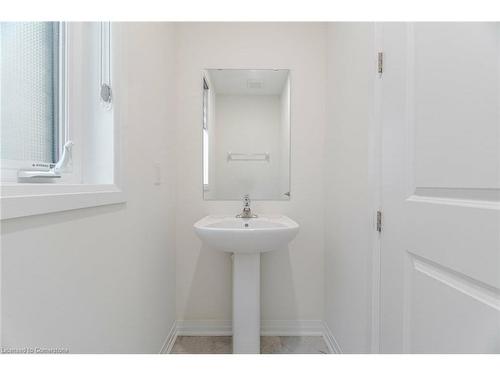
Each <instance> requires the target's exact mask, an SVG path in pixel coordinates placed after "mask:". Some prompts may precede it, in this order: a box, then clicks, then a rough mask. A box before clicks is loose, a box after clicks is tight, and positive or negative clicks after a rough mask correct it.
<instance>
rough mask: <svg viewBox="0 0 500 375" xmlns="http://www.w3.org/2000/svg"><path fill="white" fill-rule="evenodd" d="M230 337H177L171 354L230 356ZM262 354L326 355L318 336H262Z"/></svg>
mask: <svg viewBox="0 0 500 375" xmlns="http://www.w3.org/2000/svg"><path fill="white" fill-rule="evenodd" d="M231 347H232V337H231V336H178V337H177V340H175V344H174V347H173V348H172V351H171V353H172V354H231V353H232V348H231ZM260 348H261V353H262V354H327V353H329V351H328V348H327V346H326V344H325V341H324V340H323V338H322V337H320V336H303V337H302V336H301V337H299V336H263V337H261V338H260Z"/></svg>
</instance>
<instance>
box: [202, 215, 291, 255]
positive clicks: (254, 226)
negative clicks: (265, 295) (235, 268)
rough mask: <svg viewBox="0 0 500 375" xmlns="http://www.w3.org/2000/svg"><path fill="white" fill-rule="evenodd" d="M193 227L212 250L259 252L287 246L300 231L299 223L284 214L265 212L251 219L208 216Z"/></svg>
mask: <svg viewBox="0 0 500 375" xmlns="http://www.w3.org/2000/svg"><path fill="white" fill-rule="evenodd" d="M194 230H195V232H196V234H197V235H198V237H199V238H200V239H201V240H202V241H203V242H204V243H205V244H207V245H208V246H210V247H211V248H213V249H214V250H220V251H226V252H231V253H262V252H266V251H272V250H278V249H281V248H283V247H285V246H286V245H288V243H289V242H290V241H291V240H292V239H293V238H294V237H295V236H296V235H297V233H298V232H299V225H298V224H297V223H296V222H295V221H293V220H292V219H290V218H288V217H286V216H283V215H264V216H259V217H258V218H252V219H242V218H236V217H234V216H221V215H211V216H206V217H204V218H203V219H201V220H199V221H198V222H196V223H195V224H194Z"/></svg>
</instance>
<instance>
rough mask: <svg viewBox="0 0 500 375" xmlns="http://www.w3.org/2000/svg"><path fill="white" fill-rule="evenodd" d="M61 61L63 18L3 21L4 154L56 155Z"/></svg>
mask: <svg viewBox="0 0 500 375" xmlns="http://www.w3.org/2000/svg"><path fill="white" fill-rule="evenodd" d="M58 61H59V23H58V22H2V23H0V138H1V158H2V159H8V160H30V161H39V162H47V163H53V162H55V161H56V158H57V148H58V145H57V138H58V134H57V132H58V125H57V124H58V92H59V86H58V76H59V74H58Z"/></svg>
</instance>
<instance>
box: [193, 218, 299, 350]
mask: <svg viewBox="0 0 500 375" xmlns="http://www.w3.org/2000/svg"><path fill="white" fill-rule="evenodd" d="M194 230H195V232H196V234H197V235H198V237H199V238H200V239H201V240H202V241H203V242H204V243H205V244H206V245H208V246H209V247H211V248H212V249H214V250H218V251H226V252H230V253H233V322H232V326H233V353H249V354H250V353H253V354H257V353H260V253H262V252H266V251H272V250H279V249H282V248H284V247H286V245H288V243H289V242H290V241H291V240H293V238H294V237H295V236H296V235H297V233H298V232H299V224H297V223H296V222H295V221H293V220H292V219H290V218H288V217H286V216H283V215H264V216H259V217H258V218H251V219H243V218H236V217H234V216H220V215H211V216H207V217H204V218H203V219H201V220H199V221H198V222H196V223H195V224H194Z"/></svg>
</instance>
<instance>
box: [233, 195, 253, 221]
mask: <svg viewBox="0 0 500 375" xmlns="http://www.w3.org/2000/svg"><path fill="white" fill-rule="evenodd" d="M236 217H238V218H242V219H251V218H255V217H257V215H255V214H252V210H251V209H250V195H248V194H245V195H244V196H243V211H242V212H241V214H238V215H236Z"/></svg>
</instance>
